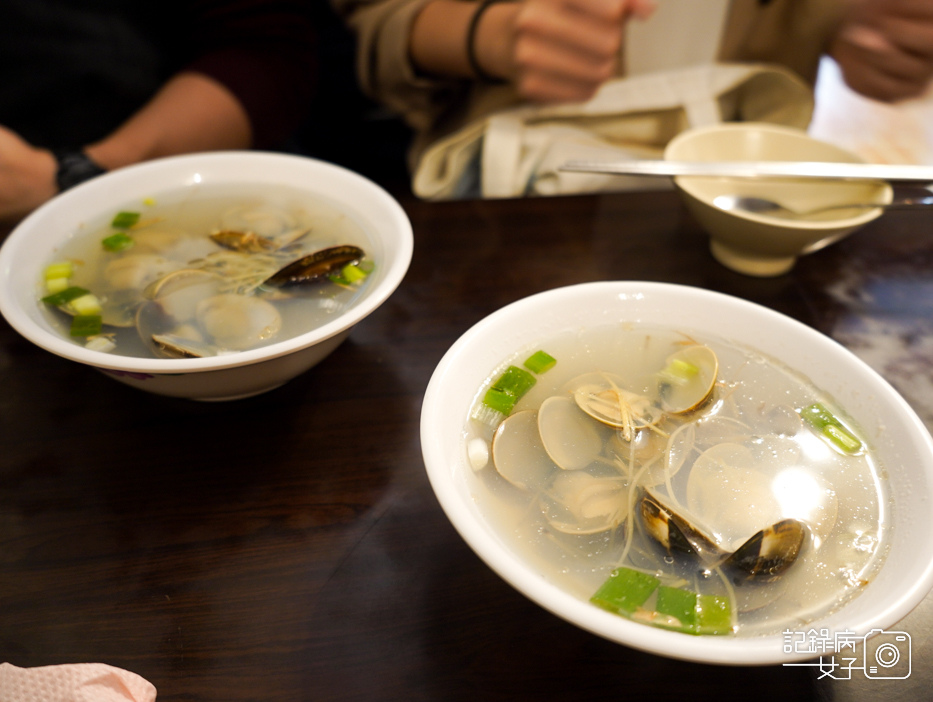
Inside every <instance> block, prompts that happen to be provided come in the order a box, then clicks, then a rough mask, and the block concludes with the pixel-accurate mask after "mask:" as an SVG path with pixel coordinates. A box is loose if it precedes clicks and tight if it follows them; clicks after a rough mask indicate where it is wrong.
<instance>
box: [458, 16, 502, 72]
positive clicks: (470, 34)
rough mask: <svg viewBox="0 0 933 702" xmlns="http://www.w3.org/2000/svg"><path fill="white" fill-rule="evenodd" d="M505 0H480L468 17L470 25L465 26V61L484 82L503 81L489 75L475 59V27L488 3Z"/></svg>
mask: <svg viewBox="0 0 933 702" xmlns="http://www.w3.org/2000/svg"><path fill="white" fill-rule="evenodd" d="M506 1H507V0H480V3H479V7H477V8H476V11H475V12H474V13H473V16H472V17H471V18H470V25H469V27H468V28H467V34H466V55H467V63H469V64H470V69H471V70H472V71H473V73H474V74H476V77H477V78H478V79H479V80H481V81H483V82H484V83H503V82H504V81H503V80H502V79H501V78H497V77H496V76H491V75H489V74H488V73H486V71H484V70H483V69H482V67H481V66H480V65H479V61H477V60H476V28H477V27H478V26H479V20H480V18H481V17H482V16H483V13H484V12H486V10H488V9H489V6H490V5H495V4H496V3H497V2H506Z"/></svg>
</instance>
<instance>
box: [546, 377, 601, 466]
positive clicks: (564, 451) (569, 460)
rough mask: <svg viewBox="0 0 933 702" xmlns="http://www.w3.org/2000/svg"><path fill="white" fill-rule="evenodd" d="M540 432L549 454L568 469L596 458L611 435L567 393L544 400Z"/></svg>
mask: <svg viewBox="0 0 933 702" xmlns="http://www.w3.org/2000/svg"><path fill="white" fill-rule="evenodd" d="M538 432H539V433H540V435H541V443H542V445H543V446H544V450H545V451H547V454H548V456H550V457H551V460H552V461H554V463H556V464H557V465H558V466H559V467H560V468H562V469H564V470H580V469H582V468H586V467H587V466H588V465H590V464H591V463H592V462H593V461H595V460H596V459H597V457H598V456H599V455H600V454H601V453H602V450H603V445H604V444H605V441H606V439H607V434H608V432H606V430H605V429H604V428H603V427H601V426H600V425H599V424H598V423H596V422H594V421H593V420H592V419H591V418H590V417H589V416H588V415H587V414H585V413H584V412H582V411H581V410H580V408H579V407H578V406H577V404H576V403H575V402H574V401H573V400H572V399H570V398H569V397H566V396H564V395H554V396H552V397H549V398H548V399H546V400H545V401H544V402H542V403H541V407H540V408H538Z"/></svg>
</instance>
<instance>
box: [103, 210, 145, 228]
mask: <svg viewBox="0 0 933 702" xmlns="http://www.w3.org/2000/svg"><path fill="white" fill-rule="evenodd" d="M138 221H139V212H117V214H116V215H114V218H113V221H112V222H111V223H110V226H111V227H113V228H114V229H129V228H130V227H132V226H134V225H135V224H136V223H137V222H138Z"/></svg>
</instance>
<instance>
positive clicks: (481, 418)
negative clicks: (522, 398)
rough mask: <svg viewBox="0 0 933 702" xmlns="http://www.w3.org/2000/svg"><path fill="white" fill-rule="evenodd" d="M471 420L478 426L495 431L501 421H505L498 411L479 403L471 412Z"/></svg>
mask: <svg viewBox="0 0 933 702" xmlns="http://www.w3.org/2000/svg"><path fill="white" fill-rule="evenodd" d="M473 419H475V420H476V421H477V422H479V423H480V424H485V425H486V426H488V427H490V428H492V429H495V428H496V427H497V426H499V425H500V424H501V423H502V420H503V419H505V415H504V414H503V413H502V412H500V411H499V410H497V409H495V408H493V407H490V406H489V405H485V404H483V403H482V402H480V403H478V404H477V405H476V408H475V409H474V410H473Z"/></svg>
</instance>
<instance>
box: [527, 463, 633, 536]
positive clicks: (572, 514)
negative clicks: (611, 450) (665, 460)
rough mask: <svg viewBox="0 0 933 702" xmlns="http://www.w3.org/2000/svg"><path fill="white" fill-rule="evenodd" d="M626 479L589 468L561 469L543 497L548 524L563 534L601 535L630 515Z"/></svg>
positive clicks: (543, 506)
mask: <svg viewBox="0 0 933 702" xmlns="http://www.w3.org/2000/svg"><path fill="white" fill-rule="evenodd" d="M627 495H628V492H627V489H626V487H625V481H624V480H623V479H622V478H617V477H610V476H595V475H592V474H590V473H588V472H587V471H582V470H571V471H558V472H557V473H556V474H555V475H554V478H553V480H552V481H551V482H550V484H549V485H548V487H547V489H546V490H545V492H544V495H543V497H542V510H543V512H544V517H545V519H546V520H547V522H548V524H549V525H550V526H551V527H552V528H553V529H555V530H556V531H559V532H561V533H563V534H576V535H584V534H598V533H600V532H603V531H609V530H610V529H614V528H616V527H618V526H619V525H620V524H621V523H622V521H623V520H624V519H625V517H626V516H627V515H628V500H627Z"/></svg>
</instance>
